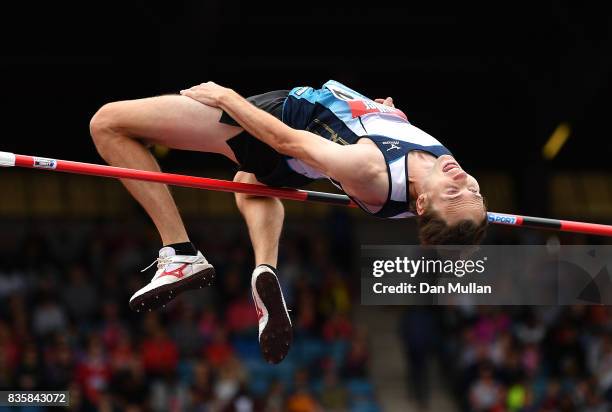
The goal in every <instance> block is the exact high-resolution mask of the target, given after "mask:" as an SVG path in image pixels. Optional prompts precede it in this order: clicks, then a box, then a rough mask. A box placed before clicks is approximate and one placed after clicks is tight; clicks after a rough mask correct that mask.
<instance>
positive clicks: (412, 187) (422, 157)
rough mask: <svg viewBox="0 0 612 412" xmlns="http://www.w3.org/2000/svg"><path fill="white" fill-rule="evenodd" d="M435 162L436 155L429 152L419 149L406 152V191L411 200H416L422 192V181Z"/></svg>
mask: <svg viewBox="0 0 612 412" xmlns="http://www.w3.org/2000/svg"><path fill="white" fill-rule="evenodd" d="M435 162H436V157H435V156H434V155H432V154H431V153H427V152H423V151H420V150H413V151H411V152H410V153H408V182H409V185H408V192H409V194H410V199H411V200H416V199H417V198H418V197H419V195H420V194H421V193H423V181H424V180H425V176H427V174H429V173H430V172H431V169H432V168H433V166H434V163H435Z"/></svg>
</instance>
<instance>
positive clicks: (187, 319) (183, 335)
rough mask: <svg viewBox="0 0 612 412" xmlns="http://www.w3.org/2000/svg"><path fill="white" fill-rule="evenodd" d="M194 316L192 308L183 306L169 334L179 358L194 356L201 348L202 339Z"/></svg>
mask: <svg viewBox="0 0 612 412" xmlns="http://www.w3.org/2000/svg"><path fill="white" fill-rule="evenodd" d="M195 316H196V314H195V309H194V307H193V306H192V305H189V304H184V305H183V307H182V308H181V311H180V312H179V314H178V317H179V319H178V320H176V321H175V322H174V324H173V326H172V329H171V332H170V335H171V336H172V340H173V341H174V342H176V343H177V346H178V350H179V354H180V356H181V357H184V358H191V357H194V356H196V355H197V354H198V352H199V351H200V348H201V347H202V337H201V335H200V333H199V331H198V325H197V324H196V320H195Z"/></svg>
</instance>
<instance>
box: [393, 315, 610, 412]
mask: <svg viewBox="0 0 612 412" xmlns="http://www.w3.org/2000/svg"><path fill="white" fill-rule="evenodd" d="M437 309H440V310H437ZM401 334H402V338H403V342H404V344H405V349H406V355H407V356H406V359H407V360H408V363H409V368H410V370H411V371H412V379H411V381H410V383H409V384H410V387H409V391H410V392H411V393H412V394H413V395H414V396H415V397H416V399H418V400H419V401H420V403H421V404H422V405H426V404H427V403H428V400H429V392H430V391H429V388H428V387H427V386H426V382H427V379H426V376H427V375H428V374H429V373H431V370H430V369H431V365H430V364H429V362H428V359H430V357H429V355H435V356H439V360H440V361H441V362H440V364H441V365H444V366H443V372H442V373H441V376H444V377H446V378H447V379H448V382H446V383H447V384H448V385H450V387H451V388H452V389H453V393H454V395H455V397H456V399H457V402H458V405H460V410H462V411H466V412H467V411H474V412H485V411H486V412H572V411H581V412H607V411H610V410H612V409H611V407H612V308H610V307H605V306H571V307H544V306H542V307H529V308H525V307H516V308H512V307H505V308H499V307H489V306H479V307H469V306H464V307H458V308H454V307H453V308H451V307H449V308H436V309H434V310H432V309H431V308H428V309H424V308H419V309H409V310H408V311H406V312H405V313H404V315H403V317H402V321H401Z"/></svg>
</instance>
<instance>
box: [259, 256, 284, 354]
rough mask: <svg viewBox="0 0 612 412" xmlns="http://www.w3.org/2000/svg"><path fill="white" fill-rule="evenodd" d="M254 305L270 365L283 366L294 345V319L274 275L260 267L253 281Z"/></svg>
mask: <svg viewBox="0 0 612 412" xmlns="http://www.w3.org/2000/svg"><path fill="white" fill-rule="evenodd" d="M251 287H252V293H253V301H254V302H255V309H256V310H257V318H258V319H259V346H260V348H261V353H262V355H263V357H264V358H265V360H266V361H267V362H268V363H279V362H280V361H282V360H283V359H285V356H287V353H289V348H290V347H291V343H292V341H293V329H292V327H291V319H290V318H289V312H288V311H287V305H286V304H285V298H284V297H283V292H282V290H281V287H280V284H279V283H278V278H277V277H276V274H275V273H274V271H273V270H272V269H271V268H270V267H268V266H266V265H259V266H257V267H256V268H255V270H254V271H253V276H252V277H251Z"/></svg>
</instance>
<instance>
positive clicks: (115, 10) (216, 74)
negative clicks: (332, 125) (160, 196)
mask: <svg viewBox="0 0 612 412" xmlns="http://www.w3.org/2000/svg"><path fill="white" fill-rule="evenodd" d="M2 8H3V10H2V12H1V13H0V15H1V17H0V23H1V24H0V38H1V39H2V50H1V52H0V74H1V75H2V76H1V80H0V81H1V87H2V90H3V96H4V103H3V104H2V112H1V116H2V124H3V132H4V139H3V143H2V150H5V151H13V152H17V153H20V152H21V153H25V154H37V155H41V156H48V157H57V158H66V159H77V160H82V161H99V158H98V157H97V154H96V153H95V151H94V148H93V145H92V144H91V141H90V140H89V137H88V129H87V127H88V122H89V119H90V118H91V116H92V115H93V113H95V111H96V110H97V108H98V107H100V106H101V105H102V104H103V103H105V102H109V101H113V100H120V99H131V98H138V97H145V96H151V95H156V94H164V93H176V92H178V91H179V90H180V89H182V88H185V87H189V86H192V85H194V84H198V83H201V82H205V81H209V80H213V81H215V82H217V83H219V84H222V85H225V86H228V87H231V88H233V89H235V90H236V91H238V92H239V93H241V94H243V95H250V94H256V93H260V92H264V91H268V90H274V89H287V88H291V87H295V86H300V85H312V86H315V87H317V86H320V85H321V84H322V83H324V82H325V81H327V80H328V79H335V80H338V81H340V82H344V83H345V84H347V85H349V86H350V87H352V88H354V89H356V90H358V91H361V92H363V93H364V94H366V95H368V96H370V97H372V98H374V97H385V96H388V95H390V96H393V97H394V99H395V103H396V105H397V106H398V107H400V108H401V109H402V110H404V111H405V112H406V114H407V115H408V117H409V119H410V120H411V121H412V122H413V123H414V124H416V125H417V126H419V127H421V128H422V129H424V130H425V131H427V132H429V133H430V134H432V135H433V136H436V137H437V138H438V139H440V140H441V141H442V142H443V143H444V144H445V145H446V146H448V147H449V148H450V149H451V150H452V151H453V153H454V154H455V155H456V156H457V158H458V159H459V160H460V161H461V162H462V164H463V166H464V167H465V168H466V169H467V170H473V169H474V168H475V167H476V168H479V169H493V170H503V171H505V172H507V173H510V174H511V176H513V178H514V179H515V180H516V184H517V186H519V187H521V188H522V189H521V190H519V191H518V200H519V204H518V206H519V208H520V210H521V211H523V212H524V213H525V214H529V213H532V214H533V213H536V214H537V213H540V214H541V213H545V212H546V209H545V207H544V205H545V204H546V199H545V198H543V197H542V196H544V194H542V190H541V186H542V185H543V184H545V183H544V179H545V176H546V175H547V173H549V172H551V171H558V170H573V171H575V170H589V171H591V170H600V171H601V170H604V169H605V170H610V161H609V156H610V154H612V150H610V147H611V146H612V145H611V144H610V143H609V142H610V138H609V134H608V133H607V132H606V130H608V127H609V126H608V122H609V107H610V105H609V96H610V76H611V73H612V72H611V53H610V50H612V44H611V43H612V35H611V31H612V24H611V17H610V14H609V13H607V12H606V10H604V9H601V10H599V9H597V7H594V6H593V5H592V4H582V3H574V4H572V6H571V7H570V6H569V5H568V4H563V3H557V2H532V3H531V4H528V5H517V4H512V5H510V4H499V5H496V6H491V5H489V6H486V7H482V6H481V5H477V4H472V5H470V4H465V2H455V4H447V3H445V2H438V1H435V2H403V3H402V4H401V5H395V4H392V3H391V4H386V3H383V4H380V3H378V2H377V3H371V4H369V5H361V4H356V3H351V2H344V1H341V2H328V1H327V2H322V1H314V2H308V3H305V2H285V3H282V4H281V3H275V2H243V3H238V2H222V1H205V2H165V3H164V4H151V3H150V2H144V1H130V2H117V1H110V2H84V3H79V4H72V3H70V4H68V3H66V4H62V3H57V2H48V3H42V2H41V3H38V4H32V3H8V4H7V3H4V4H3V6H2ZM560 122H568V123H569V124H570V126H571V127H572V135H571V137H570V139H569V140H568V142H567V143H566V145H565V146H564V147H563V149H562V150H561V152H560V153H559V155H558V156H557V157H556V158H555V159H554V160H553V161H544V160H543V158H542V156H541V148H542V145H543V144H544V143H545V142H546V140H547V139H548V137H549V136H550V134H551V133H552V131H553V130H554V129H555V127H556V126H557V125H558V124H559V123H560ZM164 162H165V163H164V164H163V166H164V167H165V168H173V167H174V166H176V165H177V164H179V165H181V167H184V166H188V168H191V169H193V168H194V167H196V168H202V167H203V165H212V167H219V166H220V165H221V166H223V165H225V163H223V161H222V160H217V158H213V159H211V158H208V157H202V155H197V156H193V155H188V154H180V155H176V154H174V153H173V154H172V155H170V156H169V157H168V158H167V159H166V160H165V161H164ZM177 162H178V163H177ZM186 162H187V163H186ZM189 162H191V164H190V163H189ZM189 166H191V167H189ZM204 168H205V167H204ZM536 197H537V198H539V199H540V200H541V201H536V200H535V199H536Z"/></svg>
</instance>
